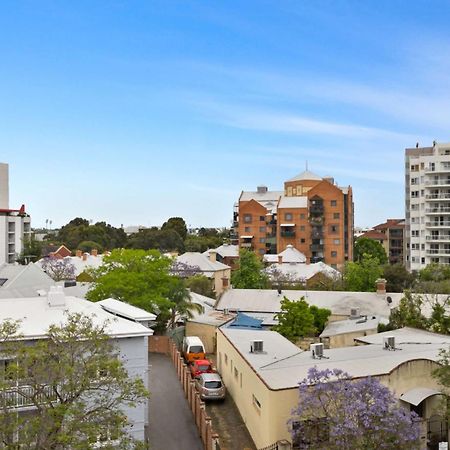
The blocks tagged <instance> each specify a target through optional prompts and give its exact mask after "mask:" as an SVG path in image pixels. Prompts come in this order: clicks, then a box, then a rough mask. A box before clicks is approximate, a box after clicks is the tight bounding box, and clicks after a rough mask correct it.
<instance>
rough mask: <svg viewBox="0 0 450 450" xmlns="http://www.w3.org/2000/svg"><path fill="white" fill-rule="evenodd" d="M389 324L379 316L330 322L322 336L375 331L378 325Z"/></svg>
mask: <svg viewBox="0 0 450 450" xmlns="http://www.w3.org/2000/svg"><path fill="white" fill-rule="evenodd" d="M380 322H382V323H385V324H386V323H388V319H386V318H382V317H379V316H363V317H360V318H358V319H346V320H338V321H335V322H330V323H329V324H328V325H327V326H326V327H325V329H324V330H323V331H322V334H321V335H320V337H321V338H326V337H331V336H337V335H339V334H346V333H355V332H358V331H367V330H373V329H376V328H377V327H378V324H379V323H380Z"/></svg>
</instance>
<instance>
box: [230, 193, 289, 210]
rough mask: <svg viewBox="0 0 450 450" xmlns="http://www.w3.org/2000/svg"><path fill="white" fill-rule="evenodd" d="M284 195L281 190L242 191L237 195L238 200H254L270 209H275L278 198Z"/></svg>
mask: <svg viewBox="0 0 450 450" xmlns="http://www.w3.org/2000/svg"><path fill="white" fill-rule="evenodd" d="M283 195H284V192H283V191H267V192H253V191H242V193H241V196H240V197H239V201H240V202H248V201H250V200H255V201H257V202H258V203H260V204H261V205H262V206H264V207H265V208H267V209H269V210H270V211H276V209H277V204H278V200H279V199H280V197H281V196H283Z"/></svg>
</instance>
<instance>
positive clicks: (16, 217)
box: [0, 163, 31, 264]
mask: <svg viewBox="0 0 450 450" xmlns="http://www.w3.org/2000/svg"><path fill="white" fill-rule="evenodd" d="M30 235H31V218H30V216H29V214H27V213H26V212H25V206H24V205H22V207H21V208H20V209H9V167H8V164H4V163H0V264H4V263H13V262H15V260H16V258H17V256H18V255H19V254H20V253H21V252H22V250H23V242H24V239H27V238H29V237H30Z"/></svg>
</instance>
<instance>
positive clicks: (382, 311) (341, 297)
mask: <svg viewBox="0 0 450 450" xmlns="http://www.w3.org/2000/svg"><path fill="white" fill-rule="evenodd" d="M388 296H390V297H391V298H392V303H391V304H389V303H388V302H387V301H386V296H385V295H378V294H376V293H375V292H345V291H307V290H285V291H282V292H281V294H279V293H278V291H277V290H274V289H228V290H227V291H225V292H224V293H223V294H222V295H221V297H220V299H219V300H218V302H217V305H216V309H221V310H223V309H224V308H228V309H229V310H230V311H237V310H239V311H242V312H245V313H247V312H266V313H277V312H279V311H280V307H281V300H283V297H287V298H288V299H289V300H299V299H300V298H302V297H305V300H306V301H307V302H308V303H309V304H310V305H316V306H318V307H319V308H328V309H330V310H331V312H332V313H333V314H336V315H345V316H348V315H350V310H351V309H352V308H359V311H360V313H361V314H362V315H377V316H383V317H389V314H390V311H391V308H392V307H394V306H396V305H398V302H399V301H400V299H401V298H402V296H403V294H400V293H398V294H397V293H392V294H388Z"/></svg>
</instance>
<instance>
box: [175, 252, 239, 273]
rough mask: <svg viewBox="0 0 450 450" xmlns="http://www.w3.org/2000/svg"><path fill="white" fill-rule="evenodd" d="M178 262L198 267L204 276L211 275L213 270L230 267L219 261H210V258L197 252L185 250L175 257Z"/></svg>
mask: <svg viewBox="0 0 450 450" xmlns="http://www.w3.org/2000/svg"><path fill="white" fill-rule="evenodd" d="M176 260H177V261H178V262H182V263H184V264H188V265H189V266H193V267H199V268H200V271H201V272H203V274H204V275H206V276H213V275H214V272H217V271H219V270H226V269H230V266H227V265H226V264H222V263H221V262H219V261H210V259H209V258H208V257H207V256H205V255H203V254H202V253H199V252H186V253H183V254H182V255H179V256H177V257H176Z"/></svg>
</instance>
